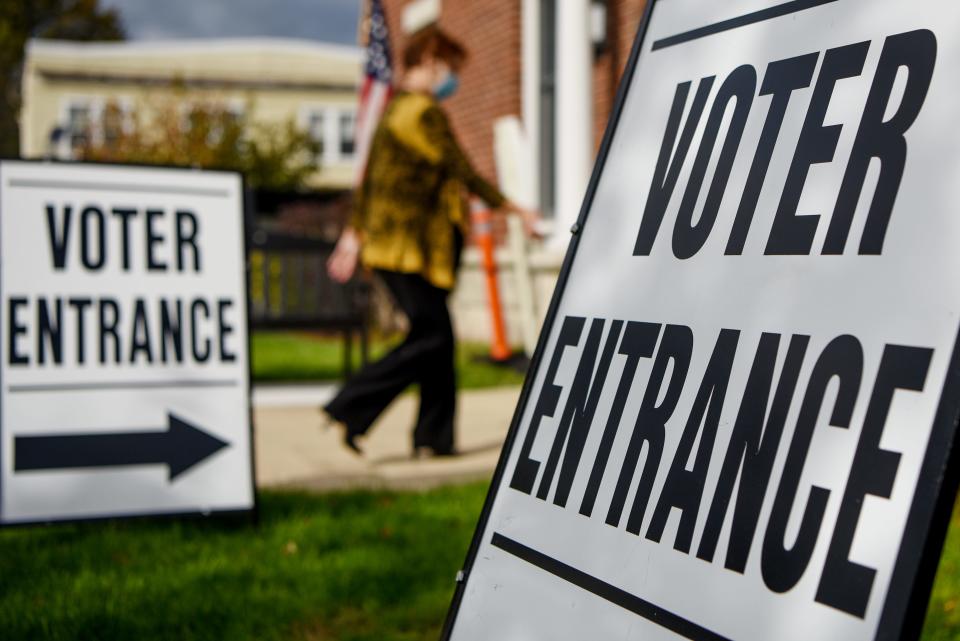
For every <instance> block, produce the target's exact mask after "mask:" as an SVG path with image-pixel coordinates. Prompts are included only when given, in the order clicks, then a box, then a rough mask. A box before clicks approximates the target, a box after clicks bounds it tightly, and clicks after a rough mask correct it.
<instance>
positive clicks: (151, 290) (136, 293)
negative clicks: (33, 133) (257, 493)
mask: <svg viewBox="0 0 960 641" xmlns="http://www.w3.org/2000/svg"><path fill="white" fill-rule="evenodd" d="M0 261H2V262H0V299H2V305H3V307H2V316H0V323H2V341H0V357H2V367H0V523H4V524H12V523H29V522H43V521H56V520H74V519H91V518H111V517H123V516H139V515H154V514H190V513H202V514H206V513H212V512H242V511H247V510H252V509H253V507H254V492H253V472H252V451H251V438H250V432H251V424H250V411H249V376H248V347H247V346H248V342H247V315H246V309H247V306H246V278H245V273H246V272H245V251H244V231H243V187H242V182H241V179H240V176H239V175H237V174H231V173H219V172H201V171H191V170H179V169H162V168H139V167H121V166H109V165H89V164H60V163H38V162H20V161H4V162H2V163H0Z"/></svg>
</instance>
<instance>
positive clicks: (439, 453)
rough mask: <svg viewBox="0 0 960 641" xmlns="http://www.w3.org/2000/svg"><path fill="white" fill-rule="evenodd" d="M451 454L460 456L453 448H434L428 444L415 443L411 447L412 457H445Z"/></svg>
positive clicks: (416, 458) (418, 458)
mask: <svg viewBox="0 0 960 641" xmlns="http://www.w3.org/2000/svg"><path fill="white" fill-rule="evenodd" d="M453 456H460V452H458V451H457V450H455V449H449V450H436V449H434V448H432V447H430V446H429V445H417V446H415V447H414V448H413V459H414V460H415V461H416V460H420V459H427V458H441V457H443V458H447V457H453Z"/></svg>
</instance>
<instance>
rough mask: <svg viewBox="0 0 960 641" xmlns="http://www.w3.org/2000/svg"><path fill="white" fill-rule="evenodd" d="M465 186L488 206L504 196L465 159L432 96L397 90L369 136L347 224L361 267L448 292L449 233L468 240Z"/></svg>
mask: <svg viewBox="0 0 960 641" xmlns="http://www.w3.org/2000/svg"><path fill="white" fill-rule="evenodd" d="M464 188H466V190H467V191H469V192H472V193H474V194H476V195H477V196H479V197H480V198H482V199H483V200H484V201H486V203H487V204H488V205H490V206H491V207H493V208H496V207H499V206H501V205H502V204H503V202H504V200H505V199H504V197H503V195H502V194H501V193H500V192H499V191H498V190H497V189H496V188H495V187H493V186H492V185H490V184H489V183H488V182H487V181H485V180H484V179H483V178H481V177H480V176H479V175H478V174H477V172H476V171H474V169H473V167H472V166H471V165H470V161H469V160H468V159H467V157H466V155H465V154H464V153H463V150H461V149H460V145H458V144H457V141H456V138H455V137H454V135H453V131H452V129H451V127H450V122H449V120H447V116H446V114H444V112H443V110H441V109H440V106H439V105H438V104H437V102H436V101H435V100H434V99H433V98H432V97H431V96H427V95H424V94H419V93H408V92H399V93H398V94H397V95H396V96H395V97H394V98H393V100H391V101H390V104H388V105H387V108H386V110H385V112H384V114H383V117H382V118H381V120H380V124H379V126H378V127H377V130H376V132H375V133H374V135H373V140H372V142H371V146H370V154H369V158H368V161H367V169H366V174H365V176H364V180H363V182H362V184H361V186H360V188H359V189H358V190H357V192H356V194H355V195H354V209H353V215H352V217H351V221H350V222H351V225H352V226H353V227H354V229H356V230H357V231H359V232H360V233H361V234H362V238H363V246H362V249H361V254H360V258H361V262H362V263H363V265H364V266H366V267H368V268H372V269H384V270H388V271H396V272H403V273H410V274H421V275H423V277H424V278H425V279H426V280H427V281H429V282H430V283H432V284H433V285H435V286H437V287H440V288H442V289H452V288H453V285H454V282H455V280H456V274H455V272H456V267H457V266H456V265H455V264H454V263H455V261H456V249H455V240H454V236H455V230H456V229H457V228H459V229H460V230H461V232H462V233H463V234H464V236H466V234H467V231H468V230H469V213H468V210H467V207H466V203H465V202H464V198H463V193H464Z"/></svg>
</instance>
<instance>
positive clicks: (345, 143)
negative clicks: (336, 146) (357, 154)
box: [340, 113, 357, 156]
mask: <svg viewBox="0 0 960 641" xmlns="http://www.w3.org/2000/svg"><path fill="white" fill-rule="evenodd" d="M356 128H357V122H356V116H355V115H354V114H352V113H344V114H340V153H341V154H342V155H344V156H352V155H353V149H354V146H355V137H356V131H355V130H356Z"/></svg>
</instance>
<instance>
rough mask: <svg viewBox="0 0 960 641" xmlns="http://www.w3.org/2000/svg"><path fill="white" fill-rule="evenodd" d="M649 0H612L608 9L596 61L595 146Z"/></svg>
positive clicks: (594, 88)
mask: <svg viewBox="0 0 960 641" xmlns="http://www.w3.org/2000/svg"><path fill="white" fill-rule="evenodd" d="M645 6H646V0H610V2H609V5H608V9H607V42H608V45H607V47H606V49H605V50H604V51H603V52H602V53H601V54H600V55H599V56H597V58H596V60H595V61H594V64H593V95H594V103H593V128H594V146H595V148H599V146H600V141H601V140H603V132H604V131H605V130H606V127H607V120H608V118H609V117H610V112H611V110H612V109H613V99H614V97H615V96H616V94H617V87H618V86H619V84H620V76H621V75H622V74H623V70H624V68H625V67H626V65H627V60H628V59H629V58H630V49H631V47H632V46H633V39H634V37H635V36H636V34H637V27H639V26H640V19H641V18H642V17H643V10H644V8H645Z"/></svg>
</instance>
